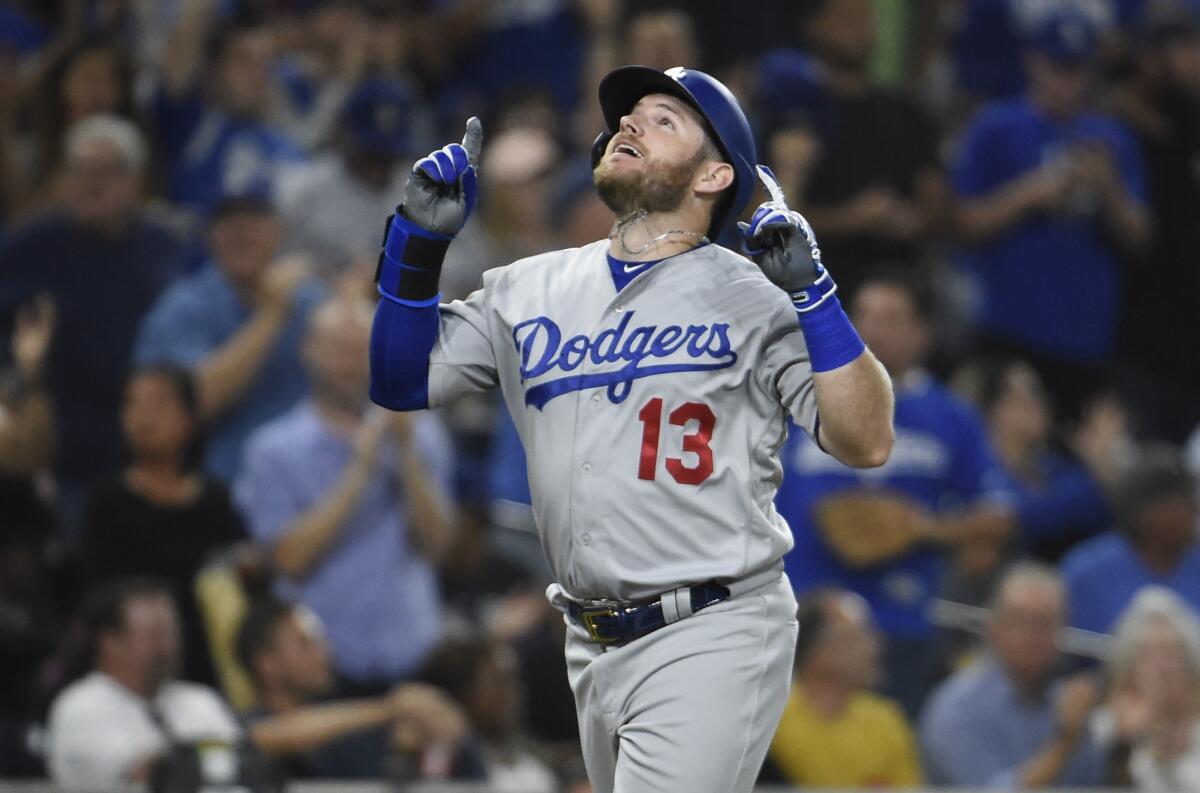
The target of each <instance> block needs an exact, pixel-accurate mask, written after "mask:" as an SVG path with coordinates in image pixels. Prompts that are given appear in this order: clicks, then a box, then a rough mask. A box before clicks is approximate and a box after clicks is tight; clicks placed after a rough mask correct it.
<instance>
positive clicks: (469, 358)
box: [429, 289, 499, 408]
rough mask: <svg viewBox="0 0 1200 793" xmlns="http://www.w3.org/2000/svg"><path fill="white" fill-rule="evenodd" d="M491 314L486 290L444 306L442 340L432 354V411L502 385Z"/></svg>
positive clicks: (442, 309)
mask: <svg viewBox="0 0 1200 793" xmlns="http://www.w3.org/2000/svg"><path fill="white" fill-rule="evenodd" d="M488 311H489V307H488V305H487V295H486V292H485V290H483V289H477V290H476V291H474V292H472V293H471V294H470V295H469V296H468V297H467V298H466V299H465V300H455V301H453V302H451V303H447V304H445V305H443V306H441V308H440V314H441V316H440V320H439V323H440V324H439V328H438V338H437V341H436V342H434V345H433V350H431V351H430V353H429V407H431V408H434V407H438V406H439V405H443V404H445V403H446V402H449V401H451V400H453V399H455V398H456V397H460V396H464V395H466V394H472V393H478V392H480V391H486V390H488V389H490V388H493V387H494V386H495V385H496V384H497V383H498V382H499V375H498V373H497V369H496V366H497V364H496V352H495V349H494V347H493V346H492V333H491V329H490V322H489V319H488Z"/></svg>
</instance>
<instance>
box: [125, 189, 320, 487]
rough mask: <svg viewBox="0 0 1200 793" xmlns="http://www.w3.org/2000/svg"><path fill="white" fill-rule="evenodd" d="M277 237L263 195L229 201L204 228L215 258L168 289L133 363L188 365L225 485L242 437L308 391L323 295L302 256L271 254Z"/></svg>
mask: <svg viewBox="0 0 1200 793" xmlns="http://www.w3.org/2000/svg"><path fill="white" fill-rule="evenodd" d="M282 234H283V231H282V224H281V222H280V220H279V219H278V217H276V215H275V213H274V211H273V210H272V208H271V206H270V204H269V202H268V201H267V200H266V199H265V198H264V197H262V196H261V195H257V194H247V195H241V196H229V197H227V198H225V199H224V200H223V201H222V202H221V203H220V204H219V205H218V206H217V207H216V208H215V209H214V211H213V214H212V218H211V221H210V224H209V230H208V247H209V249H210V251H211V253H212V261H211V263H210V264H208V265H206V266H205V267H203V268H202V269H201V270H199V271H198V272H196V273H195V274H193V275H190V276H187V277H186V278H183V279H181V280H180V281H178V282H177V283H175V285H174V286H172V287H171V288H170V289H169V290H167V292H166V293H164V294H163V296H162V297H161V298H160V299H159V300H158V302H157V303H156V304H155V305H154V307H153V309H151V311H150V313H149V314H148V315H147V317H146V319H145V321H144V322H143V323H142V327H141V330H140V331H139V335H138V341H137V348H136V351H135V357H136V359H137V362H138V363H139V364H147V363H158V362H168V363H173V364H176V365H179V366H183V367H185V368H187V369H190V370H191V371H192V373H193V376H194V377H195V379H196V387H197V392H198V396H199V402H200V416H201V418H202V419H203V420H204V421H205V423H206V424H207V426H208V428H209V432H208V437H207V439H206V457H205V467H206V468H207V469H208V472H209V473H210V474H212V475H213V476H216V477H217V478H218V479H220V480H222V481H223V482H227V483H228V482H231V481H232V480H233V478H234V475H235V474H236V473H237V467H238V462H239V459H240V457H241V450H242V444H243V442H244V441H245V440H246V438H247V436H249V435H250V433H251V432H253V431H254V430H255V429H256V428H257V427H258V426H260V425H261V424H264V423H265V422H267V421H269V420H271V419H273V418H275V417H276V416H278V415H280V414H282V413H283V412H285V411H286V410H287V409H288V408H290V407H291V406H292V405H293V404H295V403H296V401H297V400H298V399H300V397H302V396H303V395H304V394H305V393H306V390H307V380H306V377H305V373H304V367H303V365H302V363H301V361H300V340H301V336H302V335H303V332H304V325H305V322H306V320H307V317H308V314H309V313H310V312H311V311H312V309H313V308H314V307H315V306H316V304H317V303H318V302H320V301H321V299H322V297H323V295H324V291H323V289H322V288H321V287H320V286H319V285H318V284H317V283H316V281H314V280H313V279H312V277H311V276H310V268H309V265H308V262H307V261H306V260H304V259H302V258H299V257H297V256H291V257H285V258H281V259H277V258H276V254H277V251H278V248H279V244H280V240H281V238H282Z"/></svg>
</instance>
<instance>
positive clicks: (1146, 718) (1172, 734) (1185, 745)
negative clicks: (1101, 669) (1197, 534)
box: [1097, 587, 1200, 791]
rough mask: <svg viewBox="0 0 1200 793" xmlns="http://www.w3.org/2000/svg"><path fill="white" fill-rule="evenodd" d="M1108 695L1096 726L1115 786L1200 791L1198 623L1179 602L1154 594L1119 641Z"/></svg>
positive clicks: (1138, 604) (1128, 619)
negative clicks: (1106, 740) (1106, 739)
mask: <svg viewBox="0 0 1200 793" xmlns="http://www.w3.org/2000/svg"><path fill="white" fill-rule="evenodd" d="M1109 677H1110V694H1109V697H1108V704H1107V708H1106V709H1105V711H1103V712H1102V713H1101V714H1100V716H1099V717H1098V719H1097V726H1098V728H1099V729H1101V730H1102V731H1103V732H1105V733H1107V734H1108V736H1111V737H1110V747H1111V748H1110V749H1109V753H1108V759H1109V763H1108V767H1109V782H1110V783H1111V784H1115V785H1120V786H1122V787H1129V786H1132V787H1134V788H1135V789H1137V790H1152V791H1173V790H1200V620H1197V618H1196V615H1195V614H1194V613H1193V612H1192V611H1191V609H1189V608H1188V607H1187V604H1185V603H1184V602H1183V601H1182V600H1181V599H1180V598H1179V596H1178V595H1176V594H1175V593H1173V592H1171V591H1170V590H1168V589H1164V588H1161V587H1148V588H1146V589H1144V590H1142V592H1141V593H1140V594H1139V595H1138V596H1137V598H1135V599H1134V601H1133V603H1132V604H1130V606H1129V608H1128V609H1127V610H1126V612H1125V614H1124V615H1123V616H1122V617H1121V620H1120V621H1119V622H1118V623H1117V629H1116V632H1115V634H1114V641H1113V653H1112V656H1111V657H1110V659H1109Z"/></svg>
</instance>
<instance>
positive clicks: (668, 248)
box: [608, 208, 708, 262]
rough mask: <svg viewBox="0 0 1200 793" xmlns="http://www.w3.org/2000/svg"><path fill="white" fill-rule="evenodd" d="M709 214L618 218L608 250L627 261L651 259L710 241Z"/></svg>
mask: <svg viewBox="0 0 1200 793" xmlns="http://www.w3.org/2000/svg"><path fill="white" fill-rule="evenodd" d="M707 227H708V217H707V215H706V214H704V213H698V212H696V211H694V209H692V210H689V209H685V208H681V209H678V210H675V211H672V212H649V213H646V214H642V213H641V212H635V213H631V214H630V215H626V216H625V217H623V218H618V219H617V221H616V223H614V224H613V229H612V233H611V234H610V236H609V243H608V252H609V254H611V255H612V257H613V258H614V259H619V260H620V261H623V262H649V261H657V260H658V259H665V258H667V257H668V256H675V255H676V254H680V253H683V252H684V251H689V250H691V249H692V248H695V247H698V246H699V245H701V244H703V243H704V242H705V241H707V238H706V237H705V236H704V233H705V230H706V229H707Z"/></svg>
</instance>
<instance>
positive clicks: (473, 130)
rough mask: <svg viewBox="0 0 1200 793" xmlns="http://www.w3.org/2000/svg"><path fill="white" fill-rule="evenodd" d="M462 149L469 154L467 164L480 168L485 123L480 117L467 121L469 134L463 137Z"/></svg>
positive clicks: (473, 117) (472, 117)
mask: <svg viewBox="0 0 1200 793" xmlns="http://www.w3.org/2000/svg"><path fill="white" fill-rule="evenodd" d="M462 147H463V149H465V150H466V152H467V162H469V163H470V164H471V166H472V167H473V168H476V169H478V168H479V150H480V149H482V148H483V122H482V121H480V120H479V117H478V116H471V117H470V118H468V119H467V132H466V134H465V135H463V139H462Z"/></svg>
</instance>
